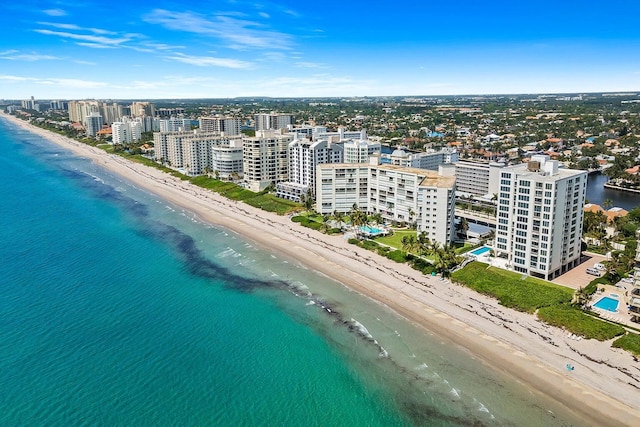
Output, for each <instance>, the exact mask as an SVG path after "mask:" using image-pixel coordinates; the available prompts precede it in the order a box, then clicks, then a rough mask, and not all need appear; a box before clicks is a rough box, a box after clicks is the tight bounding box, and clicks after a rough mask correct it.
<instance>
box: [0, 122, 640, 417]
mask: <svg viewBox="0 0 640 427" xmlns="http://www.w3.org/2000/svg"><path fill="white" fill-rule="evenodd" d="M0 117H2V118H6V119H7V120H9V121H10V122H12V123H14V124H15V125H17V126H19V127H21V128H22V129H25V130H27V131H29V132H32V133H35V134H38V135H40V136H42V137H44V138H46V139H47V140H49V141H51V142H53V143H55V144H58V145H60V146H62V147H64V148H67V149H70V150H71V151H72V152H74V153H75V154H77V155H79V156H82V157H85V158H89V159H91V160H92V161H94V162H95V163H97V164H99V165H100V166H102V167H104V168H106V169H108V170H109V171H111V172H113V173H115V174H117V175H119V176H122V177H123V178H125V179H127V180H128V181H131V182H133V183H134V184H136V185H139V186H140V187H142V188H144V189H146V190H148V191H150V192H153V193H155V194H157V195H158V196H160V197H162V198H164V199H166V200H168V201H170V202H171V203H174V204H176V205H178V206H180V207H182V208H185V209H187V210H189V211H191V212H194V213H195V214H197V215H198V216H199V217H200V218H202V219H203V220H204V221H206V222H209V223H212V224H215V225H220V226H222V227H225V228H228V229H230V230H232V231H234V232H236V233H238V234H240V235H242V236H243V237H244V238H246V239H248V240H251V241H253V242H256V243H257V244H258V245H259V246H260V247H263V248H266V249H268V250H270V251H274V252H278V253H282V254H284V255H285V256H287V257H290V258H293V259H295V260H297V261H298V262H300V263H301V264H303V265H305V266H308V267H310V268H312V269H314V270H316V271H318V272H320V273H322V274H324V275H326V276H328V277H330V278H332V279H334V280H337V281H338V282H340V283H342V284H343V285H345V286H346V287H348V288H350V289H352V290H354V291H356V292H358V293H360V294H362V295H364V296H366V297H369V298H370V299H373V300H375V301H377V302H378V303H381V304H383V305H385V306H387V307H389V308H390V309H391V310H393V311H395V312H396V313H398V314H399V315H401V316H402V317H404V318H406V319H407V320H409V321H410V322H412V323H414V324H417V325H419V326H421V327H423V328H424V329H426V330H428V331H430V332H434V333H436V334H438V335H440V336H442V337H445V338H447V339H449V340H450V341H452V342H454V343H455V344H457V345H458V346H460V347H462V348H464V349H466V350H467V351H469V352H470V353H472V354H474V355H476V356H478V357H479V358H480V359H482V360H483V362H484V363H487V364H488V365H490V366H493V367H495V368H498V369H499V370H502V371H504V372H506V373H508V374H509V375H510V376H512V377H514V378H515V379H517V380H519V381H520V382H522V383H524V384H526V385H528V386H530V387H531V388H532V389H534V390H535V391H536V392H537V393H541V394H546V395H547V396H549V397H551V398H553V399H555V400H556V401H558V402H559V403H561V404H564V405H565V406H566V407H568V408H569V409H570V410H572V412H574V413H575V414H577V415H578V416H582V418H585V425H605V424H610V423H612V422H615V423H617V424H626V425H633V424H634V422H635V421H637V419H639V418H640V409H638V408H640V368H639V366H638V365H637V364H636V365H635V366H634V362H633V358H632V356H631V354H630V353H626V352H624V351H622V350H618V349H612V348H610V343H609V342H606V343H600V342H597V341H595V340H583V341H579V342H576V341H573V340H570V339H569V338H567V336H566V335H567V334H566V333H564V332H563V331H562V330H560V329H558V328H554V327H551V326H547V325H545V324H543V323H541V322H539V321H538V320H536V318H535V317H534V316H532V315H528V314H525V313H520V312H516V311H514V310H510V309H507V308H504V307H502V306H500V305H499V304H498V303H497V301H495V300H493V299H490V298H488V297H485V296H483V295H480V294H477V293H475V292H473V291H471V290H470V289H467V288H464V287H461V286H455V285H451V284H450V283H449V282H448V281H439V280H437V279H434V278H430V277H427V276H423V275H422V274H421V273H420V272H418V271H415V270H413V269H412V268H411V267H409V266H408V265H402V264H396V263H394V262H393V261H391V260H388V259H386V258H383V257H380V256H378V255H377V254H375V253H373V252H370V251H366V250H364V249H361V248H358V247H356V246H354V245H350V244H349V243H347V242H346V241H345V240H344V239H343V238H342V236H329V235H325V234H322V233H319V232H316V231H314V230H311V229H307V228H304V227H302V226H300V225H298V224H295V223H293V222H291V221H290V220H289V218H288V217H286V216H285V217H280V216H278V215H276V214H273V213H268V212H264V211H261V210H259V209H256V208H253V207H251V206H248V205H246V204H244V203H241V202H234V201H231V200H228V199H226V198H224V197H223V196H220V195H218V194H216V193H213V192H210V191H208V190H205V189H202V188H200V187H197V186H194V185H192V184H191V183H189V182H186V181H181V180H180V179H178V178H174V177H172V176H170V175H168V174H165V173H163V172H161V171H159V170H157V169H154V168H151V167H147V166H144V165H142V164H138V163H133V162H130V161H128V160H126V159H124V158H122V157H119V156H117V155H112V154H108V153H106V152H105V151H103V150H101V149H98V148H95V147H91V146H88V145H85V144H82V143H80V142H77V141H74V140H72V139H69V138H66V137H64V136H61V135H58V134H56V133H53V132H50V131H47V130H44V129H41V128H38V127H35V126H33V125H31V124H29V123H28V122H25V121H23V120H21V119H17V118H15V117H13V116H7V115H6V114H4V113H3V114H0ZM566 363H571V364H572V365H574V366H575V367H576V370H575V371H574V372H572V373H567V372H566V369H565V364H566ZM603 378H605V379H606V380H605V381H606V382H603ZM630 383H632V384H630ZM620 400H623V401H622V402H621V401H620ZM581 414H583V415H581Z"/></svg>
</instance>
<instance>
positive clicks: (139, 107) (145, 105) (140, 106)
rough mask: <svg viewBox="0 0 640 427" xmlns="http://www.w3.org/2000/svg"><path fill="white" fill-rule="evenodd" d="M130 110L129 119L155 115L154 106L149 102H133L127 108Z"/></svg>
mask: <svg viewBox="0 0 640 427" xmlns="http://www.w3.org/2000/svg"><path fill="white" fill-rule="evenodd" d="M129 108H130V109H131V117H145V116H147V117H154V116H155V115H156V106H155V105H154V104H153V103H151V102H139V101H136V102H133V103H131V106H130V107H129Z"/></svg>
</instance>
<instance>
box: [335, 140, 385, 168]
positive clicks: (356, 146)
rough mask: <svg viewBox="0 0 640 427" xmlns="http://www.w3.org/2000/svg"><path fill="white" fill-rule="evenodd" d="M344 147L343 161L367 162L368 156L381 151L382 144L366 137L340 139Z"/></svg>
mask: <svg viewBox="0 0 640 427" xmlns="http://www.w3.org/2000/svg"><path fill="white" fill-rule="evenodd" d="M340 142H341V143H342V145H343V147H344V162H345V163H368V162H369V158H370V157H371V156H372V155H373V154H375V153H378V154H380V152H381V151H382V145H381V144H380V143H379V142H377V141H370V140H368V139H349V140H346V141H345V140H341V141H340Z"/></svg>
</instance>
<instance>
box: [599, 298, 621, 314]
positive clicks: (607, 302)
mask: <svg viewBox="0 0 640 427" xmlns="http://www.w3.org/2000/svg"><path fill="white" fill-rule="evenodd" d="M618 304H620V300H617V299H615V298H610V297H602V298H600V299H599V300H598V302H596V303H595V304H593V306H594V307H596V308H599V309H600V310H607V311H610V312H612V313H615V312H616V311H618Z"/></svg>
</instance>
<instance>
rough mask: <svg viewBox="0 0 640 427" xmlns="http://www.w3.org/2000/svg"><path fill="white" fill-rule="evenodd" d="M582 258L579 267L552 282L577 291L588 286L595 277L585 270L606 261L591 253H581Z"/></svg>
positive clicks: (605, 258) (602, 256)
mask: <svg viewBox="0 0 640 427" xmlns="http://www.w3.org/2000/svg"><path fill="white" fill-rule="evenodd" d="M582 258H583V261H582V263H581V264H580V265H579V266H577V267H576V268H574V269H573V270H570V271H568V272H566V273H564V274H563V275H562V276H558V277H556V278H555V279H553V280H552V282H553V283H557V284H559V285H564V286H568V287H570V288H573V289H578V288H580V287H583V288H584V287H585V286H587V285H588V284H589V282H591V281H592V280H593V279H595V278H596V276H594V275H592V274H588V273H587V268H593V265H594V264H596V263H600V264H602V262H603V261H606V260H607V257H606V256H604V255H598V254H594V253H592V252H583V257H582ZM604 273H605V272H604V271H602V272H601V274H604Z"/></svg>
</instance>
